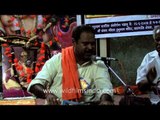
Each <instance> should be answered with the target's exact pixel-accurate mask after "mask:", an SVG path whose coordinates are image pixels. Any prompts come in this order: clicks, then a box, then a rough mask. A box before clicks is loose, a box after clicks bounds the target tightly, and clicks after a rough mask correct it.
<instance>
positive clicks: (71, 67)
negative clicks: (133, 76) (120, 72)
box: [27, 25, 114, 105]
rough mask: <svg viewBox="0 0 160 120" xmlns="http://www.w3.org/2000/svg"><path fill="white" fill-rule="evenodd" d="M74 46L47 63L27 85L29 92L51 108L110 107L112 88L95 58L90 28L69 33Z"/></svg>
mask: <svg viewBox="0 0 160 120" xmlns="http://www.w3.org/2000/svg"><path fill="white" fill-rule="evenodd" d="M72 41H73V46H70V47H66V48H63V49H62V52H61V53H58V54H56V55H54V56H52V58H50V59H49V60H48V61H46V62H45V64H44V66H43V68H42V70H41V71H40V72H39V73H38V74H37V76H36V77H35V78H34V79H33V80H32V81H31V82H30V84H29V86H28V89H27V90H28V92H29V93H31V94H33V95H34V96H36V97H37V98H43V99H46V100H47V103H48V104H50V105H64V101H70V102H72V103H78V104H85V103H96V104H98V105H113V103H114V101H113V86H112V83H111V81H110V75H109V72H108V69H107V67H106V65H105V64H104V62H103V61H101V60H97V61H96V60H92V59H91V58H92V55H95V54H96V40H95V31H94V29H93V28H92V27H91V26H89V25H81V26H77V27H76V28H75V29H74V30H73V33H72Z"/></svg>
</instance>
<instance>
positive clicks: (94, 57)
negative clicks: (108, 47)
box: [91, 56, 118, 61]
mask: <svg viewBox="0 0 160 120" xmlns="http://www.w3.org/2000/svg"><path fill="white" fill-rule="evenodd" d="M91 59H92V60H93V61H97V60H103V61H118V59H117V58H112V57H99V56H92V57H91Z"/></svg>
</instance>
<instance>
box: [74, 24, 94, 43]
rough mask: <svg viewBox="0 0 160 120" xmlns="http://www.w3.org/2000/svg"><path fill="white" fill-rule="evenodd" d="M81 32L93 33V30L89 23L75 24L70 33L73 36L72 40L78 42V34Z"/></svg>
mask: <svg viewBox="0 0 160 120" xmlns="http://www.w3.org/2000/svg"><path fill="white" fill-rule="evenodd" d="M82 32H89V33H93V34H95V30H94V29H93V27H92V26H90V25H80V26H77V27H76V28H75V29H74V30H73V33H72V38H73V40H75V42H78V40H79V39H80V35H81V34H82Z"/></svg>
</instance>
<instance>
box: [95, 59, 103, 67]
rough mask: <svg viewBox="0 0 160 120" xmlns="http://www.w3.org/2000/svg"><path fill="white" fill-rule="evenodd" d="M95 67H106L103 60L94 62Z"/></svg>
mask: <svg viewBox="0 0 160 120" xmlns="http://www.w3.org/2000/svg"><path fill="white" fill-rule="evenodd" d="M93 65H94V66H97V67H106V65H105V63H104V61H102V60H97V61H93Z"/></svg>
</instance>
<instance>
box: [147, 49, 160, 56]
mask: <svg viewBox="0 0 160 120" xmlns="http://www.w3.org/2000/svg"><path fill="white" fill-rule="evenodd" d="M147 55H148V56H150V57H155V56H157V55H158V52H157V51H156V50H153V51H151V52H149V53H147V54H146V56H147Z"/></svg>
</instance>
